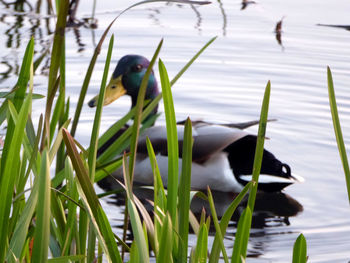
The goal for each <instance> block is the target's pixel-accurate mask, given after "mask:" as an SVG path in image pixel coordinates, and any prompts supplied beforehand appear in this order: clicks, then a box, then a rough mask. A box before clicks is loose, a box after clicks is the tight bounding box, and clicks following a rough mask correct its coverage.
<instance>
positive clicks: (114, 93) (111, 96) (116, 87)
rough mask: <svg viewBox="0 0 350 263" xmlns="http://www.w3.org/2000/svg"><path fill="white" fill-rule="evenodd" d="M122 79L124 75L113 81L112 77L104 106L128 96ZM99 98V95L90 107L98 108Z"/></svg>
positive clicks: (90, 102) (91, 102)
mask: <svg viewBox="0 0 350 263" xmlns="http://www.w3.org/2000/svg"><path fill="white" fill-rule="evenodd" d="M122 77H123V76H122V75H120V76H119V77H118V78H116V79H113V77H112V78H111V80H110V81H109V83H108V85H107V87H106V92H105V99H104V101H103V105H104V106H105V105H108V104H110V103H112V102H113V101H115V100H116V99H118V98H120V97H121V96H123V95H125V94H126V89H125V88H124V86H123V83H122ZM98 97H99V95H97V96H95V97H94V98H92V99H91V100H90V101H89V103H88V105H89V106H90V107H96V106H97V102H98Z"/></svg>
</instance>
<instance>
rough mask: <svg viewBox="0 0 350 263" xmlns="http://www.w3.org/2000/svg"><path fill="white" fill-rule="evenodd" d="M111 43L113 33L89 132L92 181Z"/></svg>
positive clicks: (92, 179)
mask: <svg viewBox="0 0 350 263" xmlns="http://www.w3.org/2000/svg"><path fill="white" fill-rule="evenodd" d="M113 44H114V35H112V37H111V39H110V41H109V45H108V52H107V58H106V63H105V68H104V72H103V77H102V82H101V88H100V94H99V97H98V102H97V107H96V113H95V118H94V124H93V127H92V133H91V141H90V148H89V159H88V160H89V161H88V163H89V175H90V179H91V181H92V182H93V181H94V178H95V169H96V154H97V144H98V134H99V131H100V123H101V116H102V107H103V101H104V97H105V90H106V82H107V77H108V70H109V65H110V62H111V56H112V50H113Z"/></svg>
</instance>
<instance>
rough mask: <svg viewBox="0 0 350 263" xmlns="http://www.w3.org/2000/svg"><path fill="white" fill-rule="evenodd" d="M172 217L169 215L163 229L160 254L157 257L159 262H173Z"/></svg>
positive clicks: (165, 219) (164, 221)
mask: <svg viewBox="0 0 350 263" xmlns="http://www.w3.org/2000/svg"><path fill="white" fill-rule="evenodd" d="M172 228H173V227H172V223H171V217H170V214H169V213H167V214H166V216H165V218H164V220H163V225H162V229H161V232H162V233H161V238H160V241H159V253H158V255H157V262H173V259H172V250H173V239H174V238H173V229H172Z"/></svg>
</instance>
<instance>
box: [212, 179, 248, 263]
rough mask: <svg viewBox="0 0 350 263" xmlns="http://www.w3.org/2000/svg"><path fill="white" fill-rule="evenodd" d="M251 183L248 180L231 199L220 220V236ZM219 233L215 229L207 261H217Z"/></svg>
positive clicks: (219, 241) (223, 233)
mask: <svg viewBox="0 0 350 263" xmlns="http://www.w3.org/2000/svg"><path fill="white" fill-rule="evenodd" d="M251 184H252V182H251V181H250V182H249V183H248V184H246V185H245V186H244V188H243V189H242V191H241V192H240V193H239V194H238V195H237V196H236V198H235V199H234V200H233V201H232V203H231V204H230V205H229V207H228V208H227V209H226V211H225V213H224V215H223V216H222V217H221V220H220V230H221V233H222V235H221V236H224V235H225V233H226V229H227V227H228V224H229V222H230V220H231V218H232V215H233V213H234V212H235V210H236V208H237V207H238V205H239V204H240V203H241V201H242V200H243V198H244V197H245V196H246V194H247V193H248V191H249V189H250V187H251ZM219 235H220V234H219V232H218V231H216V234H215V238H214V242H213V246H212V248H211V252H210V258H209V263H214V262H219V257H220V244H221V240H222V237H220V236H219Z"/></svg>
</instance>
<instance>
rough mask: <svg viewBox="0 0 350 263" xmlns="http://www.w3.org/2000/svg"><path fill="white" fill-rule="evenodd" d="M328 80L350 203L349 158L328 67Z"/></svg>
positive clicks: (333, 118) (335, 129)
mask: <svg viewBox="0 0 350 263" xmlns="http://www.w3.org/2000/svg"><path fill="white" fill-rule="evenodd" d="M327 80H328V96H329V105H330V107H331V113H332V120H333V127H334V133H335V137H336V140H337V145H338V149H339V155H340V158H341V161H342V164H343V169H344V174H345V180H346V186H347V190H348V198H349V202H350V169H349V163H348V157H347V154H346V149H345V144H344V139H343V134H342V131H341V126H340V121H339V115H338V109H337V101H336V99H335V93H334V85H333V78H332V72H331V69H330V68H329V67H327Z"/></svg>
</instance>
